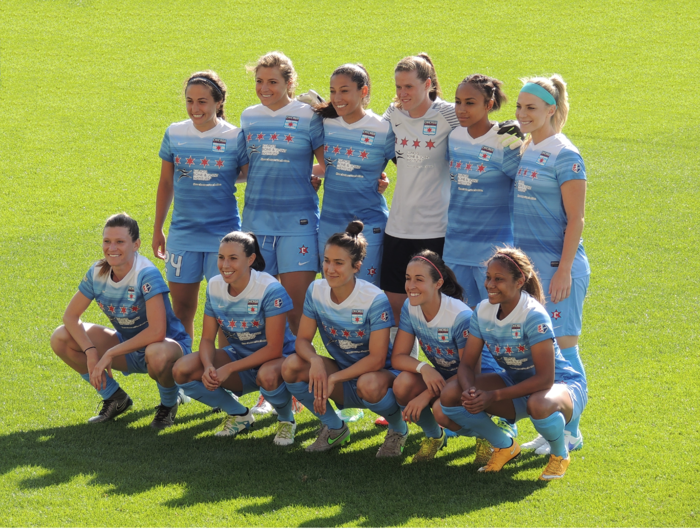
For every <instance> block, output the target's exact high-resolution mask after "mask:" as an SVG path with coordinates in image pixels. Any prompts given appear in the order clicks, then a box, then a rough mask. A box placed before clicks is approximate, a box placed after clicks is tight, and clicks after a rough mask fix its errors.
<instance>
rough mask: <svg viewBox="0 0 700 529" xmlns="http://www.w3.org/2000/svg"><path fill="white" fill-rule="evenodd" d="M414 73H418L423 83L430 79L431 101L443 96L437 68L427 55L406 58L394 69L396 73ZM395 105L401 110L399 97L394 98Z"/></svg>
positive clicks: (429, 94)
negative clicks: (436, 71)
mask: <svg viewBox="0 0 700 529" xmlns="http://www.w3.org/2000/svg"><path fill="white" fill-rule="evenodd" d="M413 71H415V72H416V75H418V79H420V80H421V81H422V82H426V81H427V80H428V79H430V91H429V92H428V97H429V98H430V100H431V101H435V100H436V99H437V98H438V97H440V96H441V95H442V90H441V89H440V83H438V78H437V73H435V66H433V60H432V59H431V58H430V56H429V55H428V54H427V53H424V52H423V53H419V54H418V55H416V56H413V57H404V58H403V59H401V60H400V61H399V63H398V64H397V65H396V68H394V73H396V72H413ZM394 104H395V106H396V108H401V101H399V100H398V98H397V97H394Z"/></svg>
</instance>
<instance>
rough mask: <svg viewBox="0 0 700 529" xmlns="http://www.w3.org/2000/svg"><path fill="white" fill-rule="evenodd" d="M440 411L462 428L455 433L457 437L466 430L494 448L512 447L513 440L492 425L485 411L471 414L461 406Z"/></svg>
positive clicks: (443, 408) (445, 407)
mask: <svg viewBox="0 0 700 529" xmlns="http://www.w3.org/2000/svg"><path fill="white" fill-rule="evenodd" d="M442 411H443V413H444V414H445V415H446V416H447V417H449V418H450V419H451V420H452V421H454V422H456V423H457V424H459V425H460V426H461V427H462V429H460V430H459V431H458V432H456V433H457V434H458V435H464V434H463V433H461V432H462V430H464V429H466V430H468V431H469V432H471V434H472V436H474V437H483V438H484V439H486V440H487V441H488V442H489V443H491V446H493V447H495V448H508V447H509V446H512V445H513V440H512V439H511V438H510V437H508V436H507V435H506V434H505V432H504V431H503V430H501V429H500V428H499V427H498V426H496V425H495V424H494V423H493V421H492V420H491V418H490V417H489V416H488V414H487V413H486V412H485V411H482V412H479V413H476V414H472V413H469V412H468V411H467V410H466V409H464V408H463V407H462V406H443V407H442Z"/></svg>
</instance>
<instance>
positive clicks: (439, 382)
mask: <svg viewBox="0 0 700 529" xmlns="http://www.w3.org/2000/svg"><path fill="white" fill-rule="evenodd" d="M420 374H421V375H422V376H423V382H425V385H426V386H428V390H429V391H430V394H431V395H432V396H433V397H439V396H440V392H441V391H442V388H444V387H445V379H444V378H442V375H441V374H440V373H438V371H437V369H435V368H434V367H432V366H429V365H424V366H423V368H422V369H421V370H420Z"/></svg>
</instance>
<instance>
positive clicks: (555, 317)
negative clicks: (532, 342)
mask: <svg viewBox="0 0 700 529" xmlns="http://www.w3.org/2000/svg"><path fill="white" fill-rule="evenodd" d="M552 318H554V319H555V320H558V319H559V318H561V312H559V311H558V310H555V311H554V312H552Z"/></svg>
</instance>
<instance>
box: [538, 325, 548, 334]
mask: <svg viewBox="0 0 700 529" xmlns="http://www.w3.org/2000/svg"><path fill="white" fill-rule="evenodd" d="M548 330H549V328H548V327H547V326H546V325H545V324H544V323H540V324H539V325H538V326H537V332H538V333H540V334H544V333H546V332H547V331H548Z"/></svg>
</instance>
